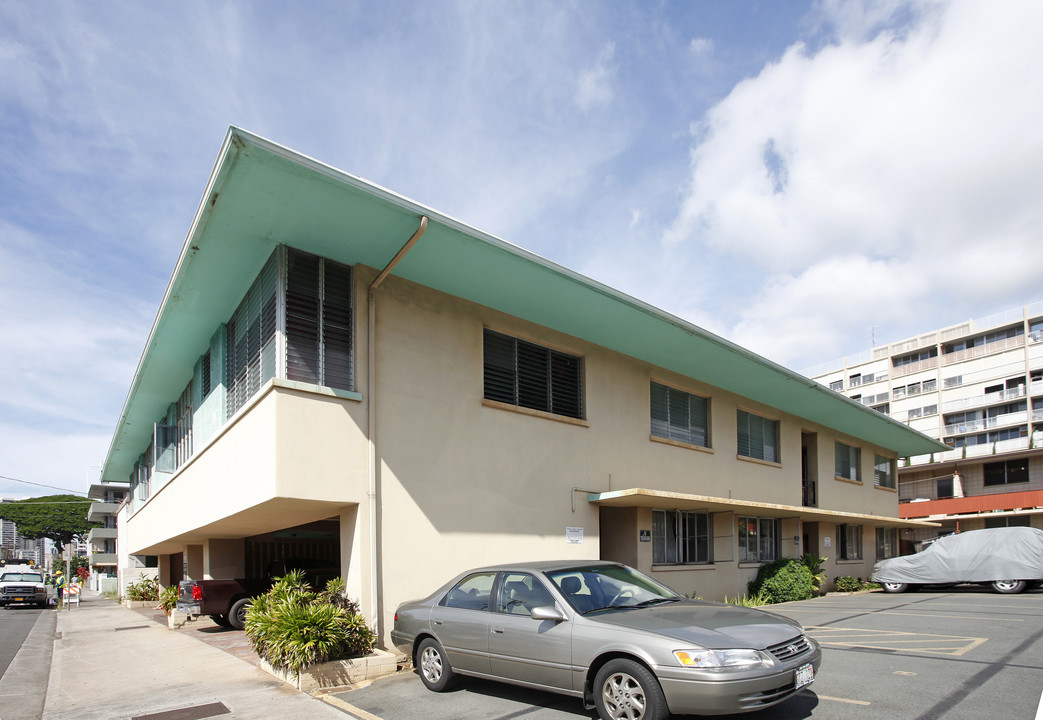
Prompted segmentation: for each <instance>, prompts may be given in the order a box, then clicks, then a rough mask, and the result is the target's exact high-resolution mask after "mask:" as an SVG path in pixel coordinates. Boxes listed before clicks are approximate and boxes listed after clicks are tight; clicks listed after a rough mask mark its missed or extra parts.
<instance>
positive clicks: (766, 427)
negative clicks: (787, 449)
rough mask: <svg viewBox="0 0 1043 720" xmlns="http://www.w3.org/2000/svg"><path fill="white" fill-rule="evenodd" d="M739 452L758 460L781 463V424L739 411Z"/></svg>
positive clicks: (737, 417) (737, 440)
mask: <svg viewBox="0 0 1043 720" xmlns="http://www.w3.org/2000/svg"><path fill="white" fill-rule="evenodd" d="M736 424H737V438H736V443H737V446H738V447H737V452H738V454H739V455H741V456H743V457H748V458H754V459H756V460H767V461H768V462H776V463H777V462H779V422H778V420H770V419H768V418H766V417H761V416H760V415H754V414H753V413H750V412H746V411H745V410H738V411H737V413H736Z"/></svg>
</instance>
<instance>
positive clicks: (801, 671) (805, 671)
mask: <svg viewBox="0 0 1043 720" xmlns="http://www.w3.org/2000/svg"><path fill="white" fill-rule="evenodd" d="M814 681H815V666H814V665H812V664H811V663H808V664H807V665H801V666H800V667H799V668H797V676H796V678H795V683H794V685H795V686H796V688H797V690H800V689H801V688H802V687H804V686H805V685H810V684H811V683H813V682H814Z"/></svg>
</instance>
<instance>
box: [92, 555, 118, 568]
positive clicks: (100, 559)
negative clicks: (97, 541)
mask: <svg viewBox="0 0 1043 720" xmlns="http://www.w3.org/2000/svg"><path fill="white" fill-rule="evenodd" d="M90 563H91V565H92V566H94V565H115V564H116V553H91V556H90Z"/></svg>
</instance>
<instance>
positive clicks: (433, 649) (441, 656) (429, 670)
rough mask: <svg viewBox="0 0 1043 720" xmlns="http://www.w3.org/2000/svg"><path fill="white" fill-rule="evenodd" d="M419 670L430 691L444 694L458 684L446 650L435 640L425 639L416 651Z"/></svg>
mask: <svg viewBox="0 0 1043 720" xmlns="http://www.w3.org/2000/svg"><path fill="white" fill-rule="evenodd" d="M416 664H417V670H419V671H420V679H421V680H422V681H423V683H424V685H425V686H426V687H427V689H428V690H434V691H435V692H443V691H445V690H448V689H449V688H450V687H452V686H453V684H454V683H455V682H456V678H457V675H456V671H455V670H453V667H452V665H450V664H449V658H447V657H446V656H445V650H444V649H443V648H442V646H441V645H440V644H439V642H438V641H437V640H435V639H434V638H425V639H424V640H423V642H421V643H420V647H418V648H417V651H416Z"/></svg>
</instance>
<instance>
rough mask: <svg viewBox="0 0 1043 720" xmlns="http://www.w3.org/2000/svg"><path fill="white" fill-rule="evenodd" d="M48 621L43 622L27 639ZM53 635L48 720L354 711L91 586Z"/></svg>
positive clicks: (195, 719)
mask: <svg viewBox="0 0 1043 720" xmlns="http://www.w3.org/2000/svg"><path fill="white" fill-rule="evenodd" d="M47 625H48V623H41V622H38V623H37V626H36V627H34V628H33V631H32V632H31V633H30V637H29V638H27V640H26V643H24V644H23V645H24V646H29V645H30V643H29V639H31V638H33V635H34V634H35V633H37V631H38V629H39V628H41V627H43V628H44V629H43V632H46V628H47ZM53 639H54V650H53V655H52V658H51V672H50V678H49V681H48V683H47V698H46V701H45V703H44V706H43V715H42V717H43V718H44V720H67V719H68V718H76V720H94V719H98V720H113V719H115V718H126V719H128V720H129V719H131V718H141V720H146V719H149V720H152V719H153V716H156V717H155V719H154V720H201V719H202V718H208V717H221V718H226V717H227V718H275V717H307V718H319V719H321V718H332V719H335V720H345V718H348V717H351V716H350V715H348V714H347V713H345V712H342V711H341V710H338V709H336V708H335V707H334V706H332V705H330V704H327V703H325V702H323V701H321V700H318V699H316V698H314V697H312V696H310V695H307V694H305V693H301V692H298V691H297V690H296V689H295V688H293V687H291V686H290V685H287V684H285V683H283V682H280V681H279V680H276V679H275V678H274V677H272V676H271V675H269V674H268V673H266V672H264V671H263V670H260V669H258V668H257V667H255V666H253V665H251V664H250V663H247V662H245V661H244V660H241V659H239V658H237V657H235V656H234V655H231V654H229V653H227V652H224V651H223V650H221V649H219V648H216V647H212V646H210V645H208V644H206V643H203V642H200V641H198V640H196V639H194V638H192V637H189V636H186V635H184V634H182V633H180V632H177V631H173V630H169V629H167V628H166V627H164V626H162V625H160V624H157V623H155V622H152V621H150V620H149V619H148V618H147V617H144V616H143V615H142V614H141V613H138V612H135V611H134V610H129V609H127V608H125V607H123V606H121V605H119V604H117V603H116V602H114V601H112V600H108V599H106V598H104V597H102V596H101V595H99V594H97V593H94V592H90V591H88V590H84V591H83V594H82V599H81V601H80V607H78V608H73V609H71V610H61V611H59V612H58V613H57V627H56V630H55V632H54V634H53ZM37 640H39V638H37ZM21 653H22V651H19V656H20V655H21ZM16 660H18V657H17V656H16ZM12 664H13V663H12ZM7 700H10V698H7ZM6 704H7V703H6V702H5V705H6ZM3 716H4V719H5V720H7V716H8V713H7V708H5V711H4V713H3Z"/></svg>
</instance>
